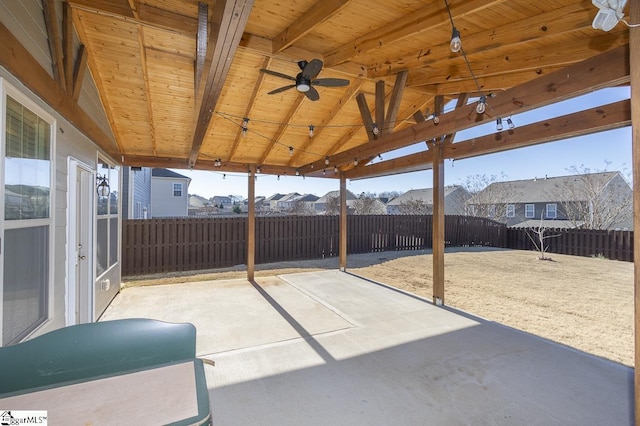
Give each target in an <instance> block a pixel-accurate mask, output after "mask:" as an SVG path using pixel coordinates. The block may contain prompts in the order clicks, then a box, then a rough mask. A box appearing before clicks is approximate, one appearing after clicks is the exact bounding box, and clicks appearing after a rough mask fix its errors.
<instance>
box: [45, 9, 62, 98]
mask: <svg viewBox="0 0 640 426" xmlns="http://www.w3.org/2000/svg"><path fill="white" fill-rule="evenodd" d="M42 8H43V10H44V23H45V26H46V27H47V38H48V40H49V51H50V53H51V64H52V67H53V78H54V79H55V80H56V81H57V82H58V84H59V85H60V86H61V87H62V88H63V89H64V90H67V84H66V77H65V72H64V68H65V67H64V60H63V56H62V43H61V42H60V27H59V26H58V16H57V15H56V5H55V1H54V0H43V1H42Z"/></svg>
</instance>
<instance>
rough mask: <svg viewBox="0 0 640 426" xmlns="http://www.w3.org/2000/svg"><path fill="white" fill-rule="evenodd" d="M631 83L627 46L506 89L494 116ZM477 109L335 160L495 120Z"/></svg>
mask: <svg viewBox="0 0 640 426" xmlns="http://www.w3.org/2000/svg"><path fill="white" fill-rule="evenodd" d="M628 82H629V46H628V45H625V46H621V47H618V48H615V49H612V50H610V51H607V52H605V53H602V54H600V55H597V56H594V57H591V58H589V59H587V60H585V61H583V62H581V63H578V64H574V65H571V66H569V67H567V68H565V69H563V70H561V71H557V72H554V73H551V74H549V75H546V76H543V77H540V78H538V79H535V80H532V81H530V82H527V83H525V84H522V85H520V86H517V87H513V88H511V89H509V90H505V91H504V92H502V93H501V94H499V95H498V96H497V97H496V98H494V99H491V100H490V102H491V113H492V115H493V116H500V115H502V116H507V115H512V114H516V113H519V112H524V111H528V110H531V109H534V108H538V107H541V106H544V105H548V104H550V103H552V102H558V101H561V100H564V99H569V98H572V97H575V96H579V95H581V94H584V93H588V92H591V91H594V90H597V89H601V88H604V87H611V86H617V85H620V84H623V83H628ZM475 107H476V106H475V105H466V106H464V107H462V108H459V109H456V110H453V111H451V112H449V113H446V114H443V115H442V117H440V124H438V125H435V124H433V123H431V122H426V121H425V122H422V123H418V124H415V125H413V126H411V127H409V128H406V129H403V130H400V131H397V132H394V133H392V134H389V135H384V136H383V137H382V138H381V139H380V140H378V141H377V143H376V144H375V146H374V145H373V144H371V143H368V144H364V145H361V146H358V147H355V148H352V149H349V150H346V151H343V152H340V153H339V154H336V156H337V157H338V158H336V159H335V161H336V162H337V163H340V162H343V161H344V162H346V161H349V159H352V158H354V157H355V158H365V157H368V156H371V155H377V154H378V153H380V152H388V151H392V150H395V149H398V148H402V147H405V146H409V145H411V144H413V143H417V142H420V141H425V140H430V139H433V138H435V137H438V136H442V135H446V134H449V133H453V132H456V131H460V130H464V129H468V128H470V127H474V126H476V125H478V124H480V123H483V122H486V121H489V120H493V117H492V116H489V115H487V114H485V115H482V116H479V115H477V114H476V113H475ZM318 165H320V162H318V161H316V162H314V163H310V164H308V165H306V166H304V167H303V168H301V172H302V173H304V172H306V171H308V170H312V169H313V168H314V167H317V166H318Z"/></svg>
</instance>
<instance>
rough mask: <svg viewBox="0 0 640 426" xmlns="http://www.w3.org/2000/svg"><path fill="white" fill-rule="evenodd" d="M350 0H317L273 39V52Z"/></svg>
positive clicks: (307, 30)
mask: <svg viewBox="0 0 640 426" xmlns="http://www.w3.org/2000/svg"><path fill="white" fill-rule="evenodd" d="M349 1H350V0H319V1H318V2H317V3H316V4H314V5H313V6H311V8H310V9H309V10H307V12H306V13H304V14H303V15H302V16H301V17H299V18H297V19H296V20H295V21H294V22H293V24H291V25H289V26H288V27H287V28H285V29H284V30H283V31H282V32H281V33H280V34H278V35H277V36H276V37H275V38H274V39H273V53H280V52H282V51H283V50H285V49H286V48H288V47H290V46H291V45H292V44H294V43H295V42H297V41H298V40H300V39H301V38H302V37H304V36H305V35H307V34H308V33H309V32H311V31H313V29H314V28H315V27H317V26H318V25H320V24H322V23H323V22H325V21H326V20H328V19H329V18H331V17H332V16H333V15H335V14H336V13H338V12H340V11H341V10H342V9H343V8H344V7H345V6H346V5H347V4H349Z"/></svg>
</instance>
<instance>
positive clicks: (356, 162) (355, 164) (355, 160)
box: [353, 158, 358, 166]
mask: <svg viewBox="0 0 640 426" xmlns="http://www.w3.org/2000/svg"><path fill="white" fill-rule="evenodd" d="M353 165H354V166H357V165H358V159H357V158H354V159H353Z"/></svg>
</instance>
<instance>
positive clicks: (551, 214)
mask: <svg viewBox="0 0 640 426" xmlns="http://www.w3.org/2000/svg"><path fill="white" fill-rule="evenodd" d="M557 213H558V205H557V204H555V203H552V204H547V219H555V218H556V215H557Z"/></svg>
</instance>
